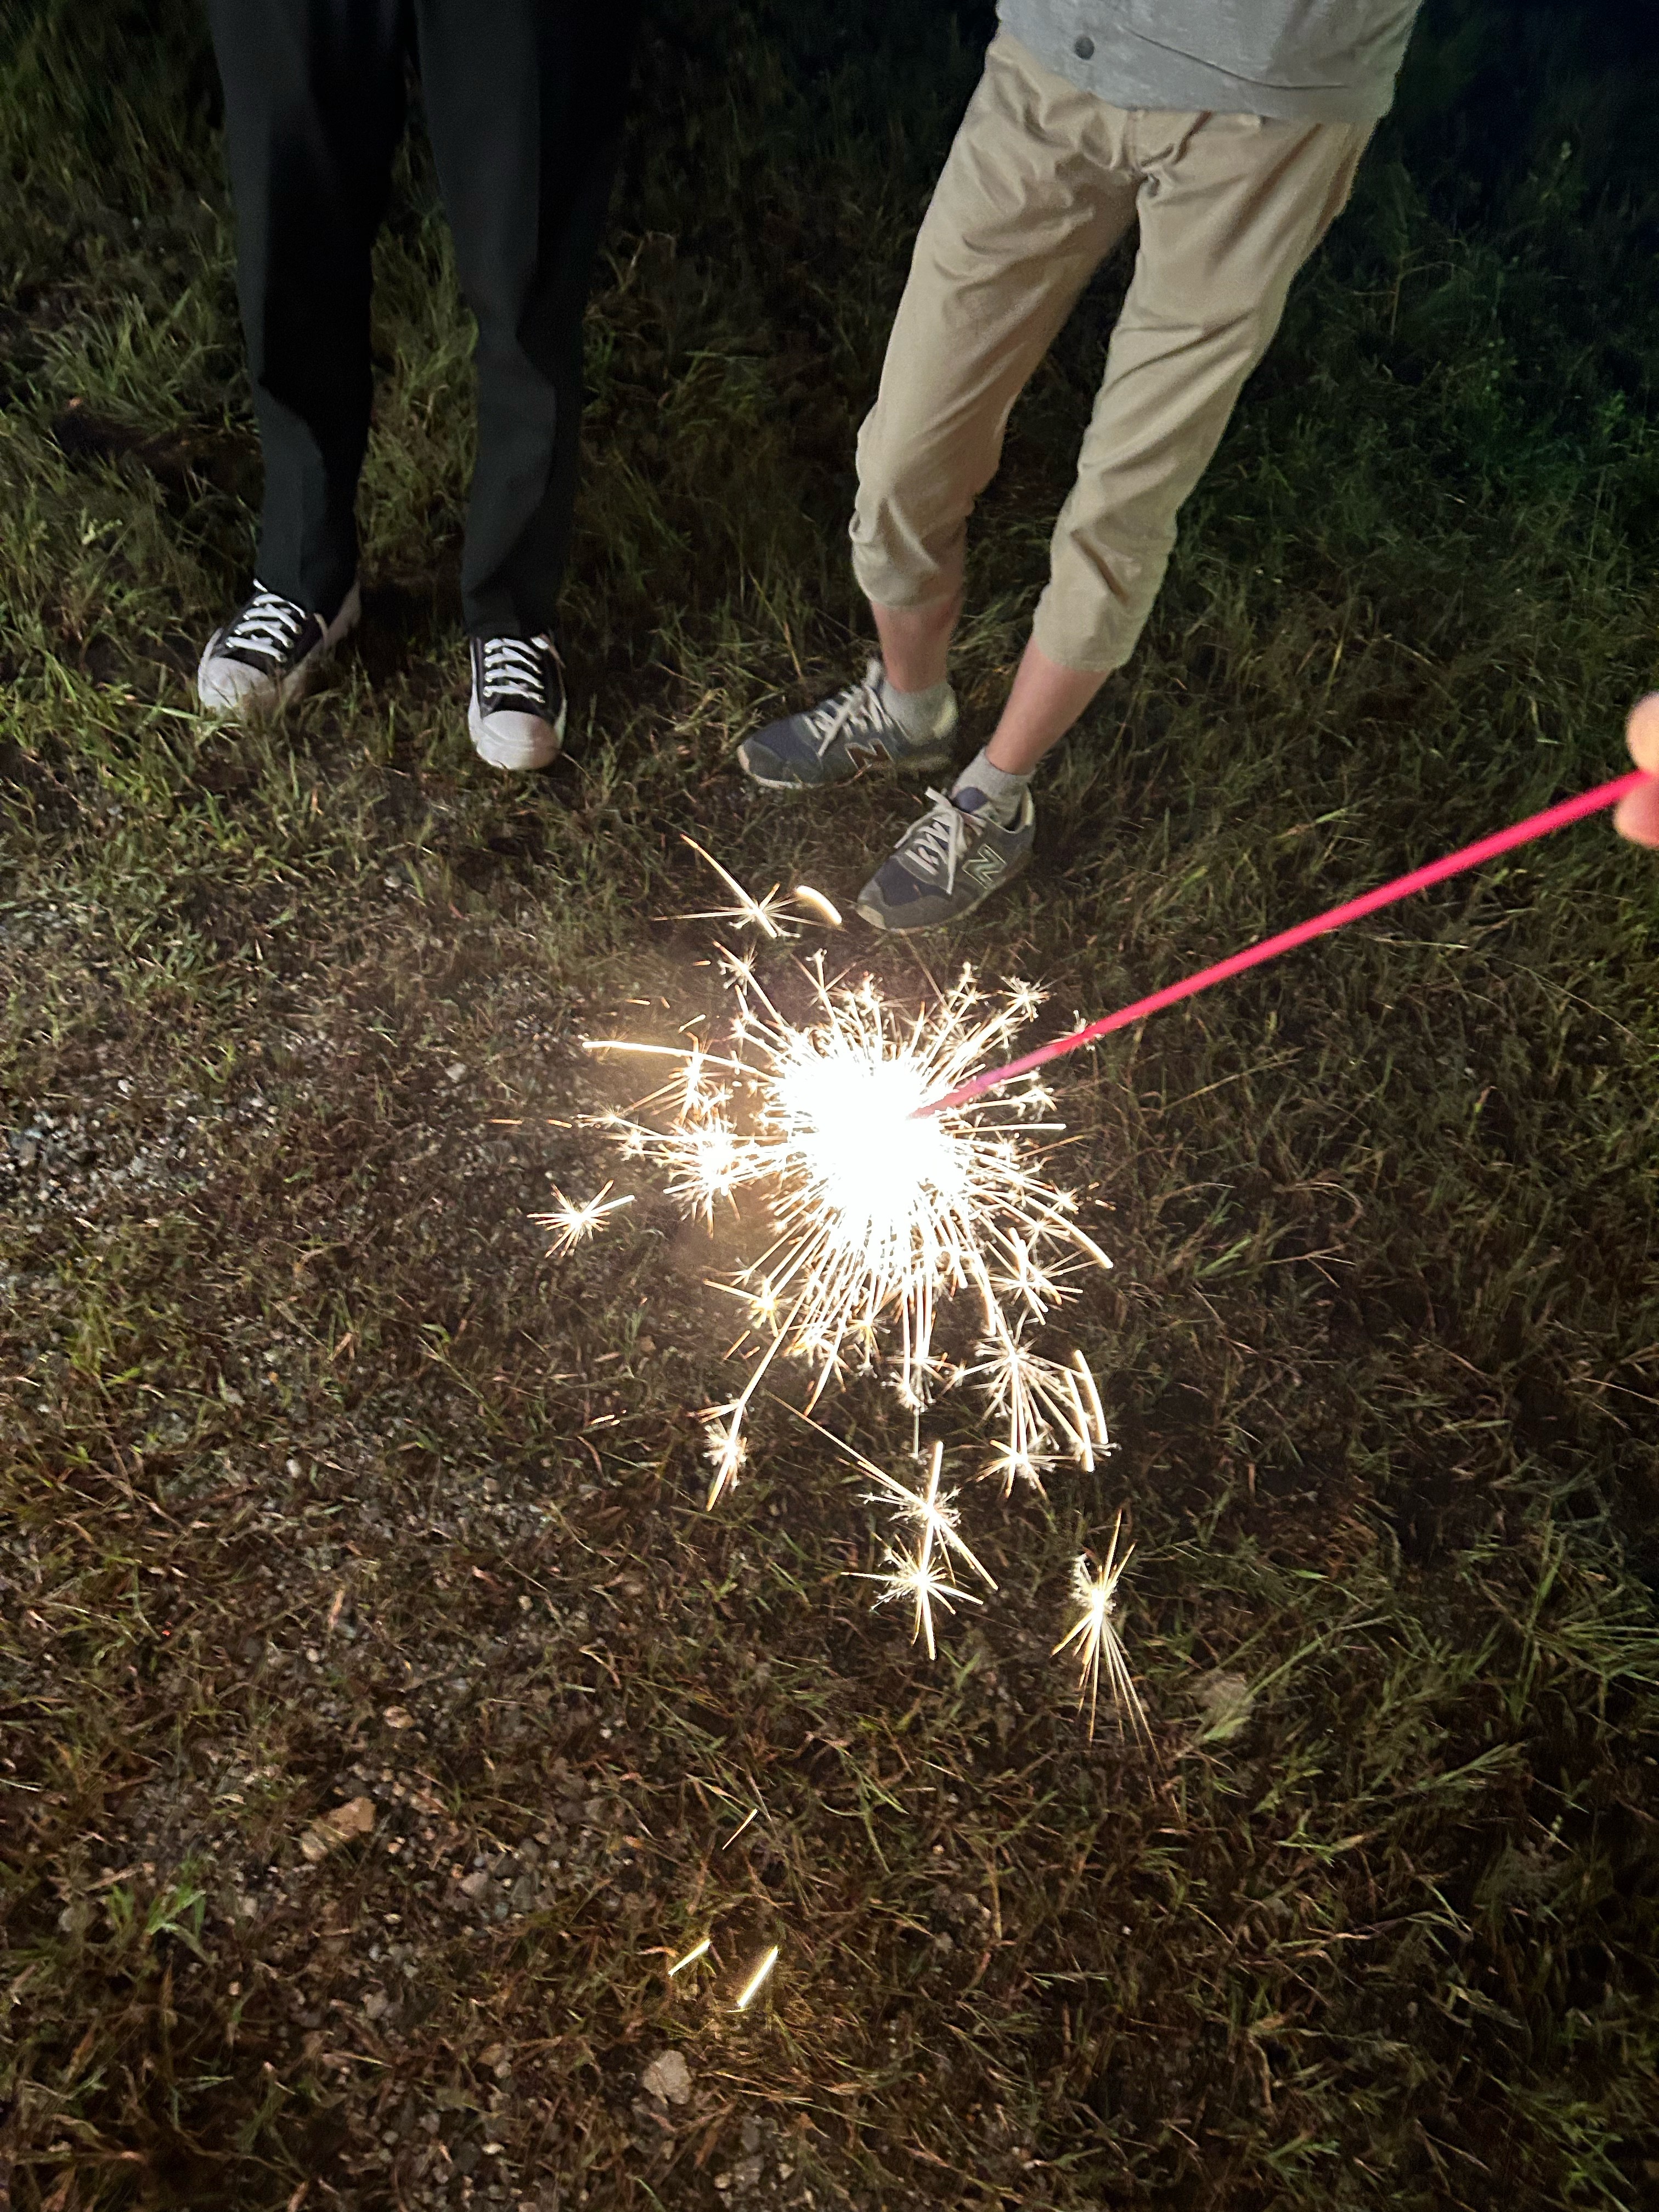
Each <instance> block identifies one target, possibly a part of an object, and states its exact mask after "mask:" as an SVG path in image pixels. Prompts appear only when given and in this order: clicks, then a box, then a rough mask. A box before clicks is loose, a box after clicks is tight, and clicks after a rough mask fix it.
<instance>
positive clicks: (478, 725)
mask: <svg viewBox="0 0 1659 2212" xmlns="http://www.w3.org/2000/svg"><path fill="white" fill-rule="evenodd" d="M467 728H468V729H469V730H470V731H471V736H472V750H473V751H474V752H476V753H477V756H478V758H479V759H480V760H481V761H484V762H486V763H488V764H489V766H490V767H491V768H500V769H508V770H509V771H513V772H516V773H518V774H520V775H526V774H528V773H530V772H531V771H532V770H534V769H538V768H545V767H547V765H548V764H549V763H550V762H551V761H554V760H556V759H557V757H558V753H559V747H560V745H561V744H562V743H563V737H564V733H563V731H562V729H560V728H557V727H556V726H555V725H554V724H553V723H551V722H548V721H544V720H543V719H542V717H541V716H540V715H539V714H523V713H521V712H520V711H519V709H518V708H512V707H497V708H496V709H495V712H494V713H493V714H480V713H479V712H478V710H477V705H476V704H475V705H474V706H473V708H472V709H471V712H470V713H469V714H468V716H467Z"/></svg>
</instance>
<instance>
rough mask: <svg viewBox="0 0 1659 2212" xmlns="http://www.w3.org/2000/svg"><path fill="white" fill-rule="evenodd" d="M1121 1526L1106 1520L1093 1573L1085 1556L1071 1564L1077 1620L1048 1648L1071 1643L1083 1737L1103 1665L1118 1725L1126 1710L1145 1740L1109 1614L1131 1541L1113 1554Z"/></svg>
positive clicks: (1148, 1733) (1142, 1711)
mask: <svg viewBox="0 0 1659 2212" xmlns="http://www.w3.org/2000/svg"><path fill="white" fill-rule="evenodd" d="M1122 1526H1123V1516H1122V1514H1121V1513H1120V1514H1119V1515H1118V1516H1117V1518H1116V1520H1115V1521H1114V1522H1113V1523H1112V1537H1111V1541H1110V1542H1109V1544H1108V1545H1107V1547H1106V1564H1105V1565H1104V1566H1103V1567H1102V1568H1101V1569H1100V1571H1099V1572H1098V1573H1096V1572H1094V1571H1092V1570H1091V1565H1090V1562H1089V1560H1088V1559H1087V1557H1086V1556H1085V1557H1084V1558H1082V1559H1079V1561H1078V1562H1077V1564H1076V1565H1075V1566H1074V1567H1073V1570H1072V1594H1073V1598H1074V1599H1075V1601H1076V1602H1077V1604H1078V1605H1079V1607H1081V1608H1082V1609H1081V1611H1080V1613H1079V1616H1078V1619H1077V1620H1075V1621H1074V1622H1073V1625H1072V1626H1071V1627H1070V1628H1068V1629H1067V1630H1066V1633H1065V1635H1064V1636H1062V1637H1061V1638H1060V1641H1059V1643H1058V1644H1055V1646H1054V1650H1055V1652H1056V1654H1058V1653H1060V1652H1061V1651H1064V1650H1066V1647H1067V1645H1068V1644H1076V1646H1077V1662H1078V1688H1077V1704H1078V1711H1079V1712H1081V1711H1083V1709H1084V1707H1085V1705H1087V1707H1088V1709H1089V1737H1090V1741H1091V1742H1092V1741H1093V1740H1094V1733H1095V1707H1096V1705H1097V1702H1098V1699H1099V1696H1100V1676H1101V1669H1102V1668H1104V1669H1105V1673H1106V1690H1107V1694H1108V1696H1109V1698H1110V1699H1111V1700H1112V1703H1113V1705H1114V1706H1115V1708H1116V1711H1117V1716H1118V1726H1119V1728H1120V1729H1121V1727H1122V1725H1123V1716H1124V1714H1125V1713H1127V1715H1128V1716H1129V1720H1130V1724H1131V1726H1132V1727H1133V1729H1135V1731H1136V1733H1137V1734H1139V1735H1144V1736H1145V1737H1146V1740H1147V1741H1148V1742H1149V1743H1150V1742H1151V1741H1152V1729H1150V1728H1149V1727H1148V1725H1147V1722H1146V1707H1145V1706H1144V1705H1142V1704H1141V1702H1140V1697H1139V1692H1138V1691H1137V1690H1136V1688H1135V1686H1134V1684H1133V1681H1131V1680H1130V1679H1129V1666H1128V1662H1127V1660H1126V1659H1125V1658H1124V1656H1123V1645H1122V1644H1121V1641H1120V1640H1119V1637H1118V1632H1117V1628H1116V1626H1115V1623H1114V1621H1113V1619H1112V1615H1113V1613H1115V1610H1116V1600H1117V1586H1118V1584H1119V1583H1120V1582H1121V1580H1122V1579H1123V1570H1124V1569H1125V1567H1127V1565H1128V1564H1129V1561H1130V1559H1132V1558H1133V1554H1134V1548H1135V1547H1134V1546H1133V1544H1131V1545H1130V1546H1129V1547H1128V1549H1127V1551H1126V1552H1125V1553H1123V1555H1122V1557H1121V1558H1119V1556H1118V1549H1117V1540H1118V1533H1119V1531H1120V1530H1121V1528H1122Z"/></svg>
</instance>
